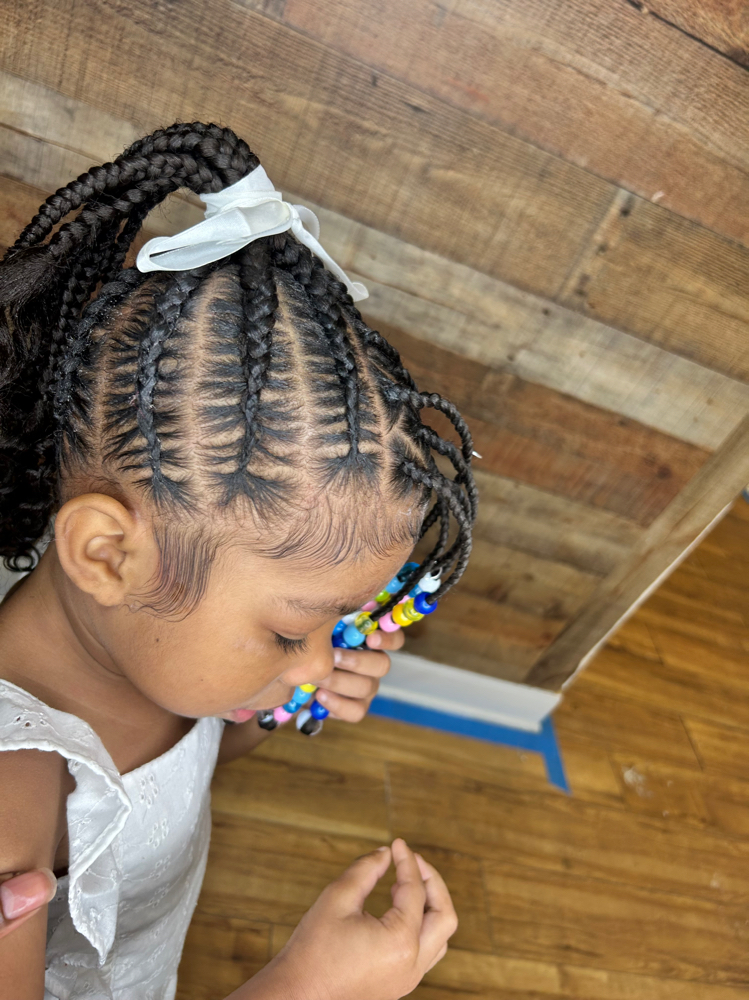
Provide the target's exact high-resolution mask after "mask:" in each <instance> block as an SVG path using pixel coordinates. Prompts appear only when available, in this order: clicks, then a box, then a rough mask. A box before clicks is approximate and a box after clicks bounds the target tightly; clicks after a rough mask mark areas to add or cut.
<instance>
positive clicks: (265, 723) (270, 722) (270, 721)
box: [257, 708, 278, 732]
mask: <svg viewBox="0 0 749 1000" xmlns="http://www.w3.org/2000/svg"><path fill="white" fill-rule="evenodd" d="M257 724H258V725H259V726H260V728H261V729H267V730H268V732H270V730H271V729H275V728H276V726H277V725H278V723H277V722H276V718H275V716H274V715H273V709H272V708H271V709H268V710H267V711H265V712H258V713H257Z"/></svg>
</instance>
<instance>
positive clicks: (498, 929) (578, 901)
mask: <svg viewBox="0 0 749 1000" xmlns="http://www.w3.org/2000/svg"><path fill="white" fill-rule="evenodd" d="M484 870H485V874H486V888H487V897H488V900H489V910H490V914H491V926H492V934H493V936H494V940H495V941H496V942H497V943H499V942H501V947H502V949H503V950H504V951H506V952H507V953H509V954H511V955H513V956H517V957H519V958H526V959H537V960H539V961H547V962H548V961H551V962H559V963H564V962H569V963H571V964H573V965H577V966H592V967H594V968H597V969H610V970H612V971H620V972H630V973H632V972H635V973H640V974H643V975H651V976H658V977H663V978H668V979H684V980H697V981H702V982H714V983H728V984H732V985H736V986H738V985H745V984H746V982H747V980H749V957H747V943H748V942H749V926H747V923H746V920H745V916H746V912H745V908H744V906H743V905H733V906H729V905H727V904H726V903H725V902H723V901H718V900H707V899H693V898H691V897H689V896H682V895H677V894H675V893H672V892H659V891H655V890H652V889H647V888H640V887H635V886H632V885H624V884H620V883H610V882H601V881H599V880H597V879H592V878H585V877H582V876H578V875H573V874H569V873H566V872H546V871H537V870H534V869H532V868H524V867H521V866H519V865H517V864H512V863H510V862H507V861H491V862H486V863H485V865H484Z"/></svg>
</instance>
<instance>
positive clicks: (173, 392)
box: [0, 122, 477, 617]
mask: <svg viewBox="0 0 749 1000" xmlns="http://www.w3.org/2000/svg"><path fill="white" fill-rule="evenodd" d="M257 166H259V161H258V159H257V157H256V156H255V154H254V153H253V152H252V151H251V150H250V149H249V147H248V146H247V144H246V143H245V142H244V141H243V140H241V139H239V138H238V137H237V136H236V135H235V134H234V133H233V132H232V131H231V130H229V129H226V128H221V127H219V126H218V125H205V124H202V123H200V122H194V123H191V124H183V123H178V124H175V125H173V126H171V127H170V128H166V129H162V130H159V131H157V132H154V133H153V134H152V135H149V136H146V137H145V138H143V139H140V140H139V141H138V142H136V143H134V144H133V145H132V146H130V147H129V148H128V149H127V150H125V152H124V153H123V154H122V155H121V156H118V157H117V159H116V160H114V162H112V163H105V164H103V165H102V166H97V167H92V168H91V169H90V170H88V171H87V172H86V173H84V174H82V175H81V176H80V177H78V178H77V179H76V180H74V181H72V182H71V183H70V184H68V185H66V186H65V187H63V188H60V189H59V190H58V191H56V192H55V193H54V194H53V195H51V196H50V197H49V198H48V199H47V201H46V202H45V203H44V204H43V205H42V206H41V208H40V209H39V212H38V214H37V215H36V216H35V217H34V219H32V221H31V222H30V223H29V225H28V226H26V228H25V229H24V230H23V232H22V233H21V235H20V236H19V238H18V240H17V241H16V243H15V244H14V245H13V246H12V247H11V248H10V249H9V250H8V252H7V254H6V256H5V258H4V260H3V261H2V263H1V264H0V307H1V308H0V556H2V557H3V559H4V561H5V564H6V566H7V567H8V568H10V569H15V570H24V569H32V568H33V567H34V566H35V565H36V562H37V560H38V558H39V549H38V545H39V542H40V540H41V539H42V538H43V537H44V535H45V533H46V532H47V531H48V529H49V527H50V523H51V519H52V517H53V515H54V513H55V511H56V510H57V509H59V507H60V506H61V504H62V503H64V502H65V500H66V499H68V498H69V497H70V496H74V495H76V492H81V491H86V490H88V489H94V490H96V491H99V492H110V493H112V494H113V495H116V496H118V497H120V498H122V499H123V502H126V503H127V502H131V503H132V502H135V500H136V498H137V497H138V496H140V497H146V498H147V499H148V501H149V502H150V503H151V506H152V510H153V514H154V532H155V536H156V539H157V541H158V544H159V547H160V551H161V557H162V559H161V563H162V565H161V570H160V576H159V579H158V581H157V583H156V584H155V588H154V590H153V592H152V593H151V594H150V596H149V599H148V606H149V607H151V608H152V609H154V610H155V611H156V612H157V613H163V614H175V613H177V612H178V611H182V612H184V611H185V609H186V608H187V609H190V608H192V607H194V606H195V604H196V603H197V601H198V600H199V598H200V596H201V594H202V592H203V590H204V588H205V586H206V583H207V579H208V575H209V571H210V565H211V563H212V561H213V559H214V558H215V555H216V552H217V550H218V546H219V539H218V535H217V532H216V531H214V530H212V528H213V526H214V525H215V524H216V523H218V522H220V521H221V518H222V517H224V516H227V515H228V512H230V511H235V512H236V511H242V512H243V513H246V512H247V511H249V513H250V515H251V516H252V517H253V518H254V520H255V522H256V523H257V524H259V525H261V526H262V527H263V528H264V529H275V530H268V531H264V533H263V537H264V538H266V537H267V539H268V541H267V544H266V547H265V550H264V551H265V552H267V553H268V554H269V555H271V556H274V557H280V556H283V555H285V554H287V553H289V552H292V551H302V550H303V551H305V552H307V553H310V554H311V553H312V552H316V553H317V554H318V555H322V554H323V553H324V554H325V557H326V558H333V559H340V558H343V557H344V556H345V555H346V554H347V553H350V552H354V551H358V549H357V546H359V547H361V546H362V545H368V546H369V547H370V548H373V549H374V550H378V551H381V552H386V551H389V550H390V549H391V548H392V546H393V545H394V544H396V543H405V541H406V540H411V541H414V542H415V541H416V540H417V539H418V538H419V537H421V536H423V535H425V534H426V533H427V532H428V531H429V530H430V529H431V528H432V527H434V526H436V527H437V537H436V540H435V542H434V544H433V546H432V547H431V550H430V551H428V554H427V555H426V557H425V558H424V560H423V562H422V563H421V565H420V566H419V567H418V569H415V570H414V571H413V572H412V573H411V574H410V575H409V577H408V579H404V581H403V587H402V589H401V591H400V593H398V594H395V595H393V596H392V598H391V600H390V601H389V602H388V603H387V604H385V605H382V606H381V607H380V608H378V610H377V611H376V612H375V613H374V615H373V617H379V616H380V615H382V614H384V613H386V612H387V611H388V610H390V608H391V607H392V606H393V605H394V604H395V602H396V601H398V600H399V599H400V598H401V597H402V596H403V595H404V594H406V593H407V592H408V591H409V590H410V589H411V588H412V587H413V586H414V583H415V582H416V580H418V579H419V578H420V576H421V575H423V574H425V573H428V572H432V571H439V572H441V573H442V582H441V585H440V588H439V590H438V591H437V592H436V593H435V594H434V595H432V597H431V598H430V599H431V600H436V599H437V598H439V597H440V596H441V595H442V594H443V593H445V591H447V590H448V588H449V587H450V586H452V585H453V584H454V583H455V582H456V581H457V580H458V579H459V578H460V576H461V574H462V572H463V570H464V568H465V566H466V563H467V561H468V557H469V554H470V550H471V529H472V525H473V522H474V520H475V517H476V504H477V492H476V487H475V484H474V481H473V476H472V474H471V457H472V453H473V445H472V441H471V434H470V431H469V430H468V427H467V426H466V423H465V421H464V420H463V418H462V417H461V416H460V414H459V413H458V411H457V410H456V408H455V407H454V406H453V405H452V403H450V402H449V401H448V400H446V399H444V398H443V397H442V396H439V395H437V394H435V393H425V392H420V391H419V389H418V388H417V386H416V385H415V383H414V381H413V379H412V378H411V376H410V375H409V373H408V372H407V371H406V369H405V368H404V367H403V364H402V362H401V359H400V357H399V355H398V352H397V351H396V350H395V349H394V348H393V347H392V346H391V345H390V344H389V343H388V342H387V341H386V340H385V339H384V337H382V336H381V335H380V334H379V333H378V332H377V331H375V330H371V329H370V328H369V327H368V326H367V325H366V324H365V323H364V321H363V320H362V318H361V316H360V314H359V313H358V311H357V309H356V307H355V306H354V303H353V301H352V299H351V297H350V296H349V294H348V292H347V290H346V287H345V286H344V285H343V284H342V283H341V282H340V281H338V280H337V279H336V277H335V276H334V275H333V274H331V273H330V272H329V271H327V270H326V269H325V267H324V266H323V264H322V263H321V261H320V260H319V259H318V258H317V257H314V256H313V255H312V254H311V253H310V251H309V250H308V249H307V247H305V246H303V245H302V244H301V243H299V241H298V240H297V239H296V237H294V236H293V234H291V233H290V232H286V233H281V234H278V235H275V236H269V237H265V238H263V239H259V240H256V241H255V242H253V243H250V244H249V246H247V247H245V248H244V249H242V250H239V251H237V252H236V253H234V254H232V255H231V256H229V257H226V258H224V259H222V260H220V261H217V262H215V263H213V264H209V265H207V266H205V267H201V268H195V269H193V270H189V271H178V272H171V273H156V274H154V273H149V274H141V273H140V272H139V271H137V270H135V269H134V268H125V267H124V264H125V260H126V257H127V254H128V250H129V248H130V246H131V243H132V241H133V240H134V238H135V237H136V235H137V234H138V231H139V229H140V227H141V225H142V223H143V221H144V219H145V218H146V216H147V214H148V212H149V211H150V210H151V209H152V208H154V207H155V206H156V205H157V204H159V203H160V202H161V201H163V199H164V198H165V197H166V196H167V195H168V194H169V193H171V192H173V191H176V190H177V189H178V188H181V187H186V188H189V189H190V190H192V191H194V192H195V193H196V194H198V195H201V194H207V193H211V192H217V191H220V190H222V189H223V188H225V187H227V186H228V185H230V184H234V183H235V182H236V181H238V180H240V179H241V178H242V177H244V176H246V175H247V174H248V173H249V172H250V171H252V170H254V169H255V168H256V167H257ZM68 216H70V218H69V220H68V221H64V220H66V219H67V217H68ZM428 408H431V409H434V410H437V411H439V412H441V413H442V414H444V415H445V416H446V417H447V419H448V420H449V421H450V422H451V423H452V425H453V427H454V429H455V431H456V433H457V437H458V438H459V440H460V444H459V445H456V444H454V443H453V442H451V441H448V440H445V439H444V438H442V437H440V436H439V435H438V434H437V432H436V431H435V430H433V429H432V428H431V427H429V426H427V425H425V424H424V423H423V422H422V420H421V416H420V414H421V411H423V410H425V409H428ZM448 466H449V471H448V472H447V474H446V473H445V472H444V471H442V470H443V468H448ZM441 467H442V468H441ZM352 489H353V490H354V491H355V494H352V493H351V490H352ZM352 495H356V497H357V504H356V505H351V504H350V503H349V504H348V505H347V508H346V509H347V511H349V512H350V510H351V509H352V507H355V508H356V511H358V514H357V513H356V511H355V513H354V516H353V517H350V516H349V517H347V518H338V519H337V518H336V517H335V513H334V510H333V507H334V504H335V498H336V497H339V498H340V497H343V496H347V497H349V498H350V497H351V496H352ZM310 496H312V497H314V498H316V499H315V500H314V502H312V503H310V501H309V498H310ZM430 498H431V500H432V506H431V509H428V508H429V502H430ZM386 502H391V503H392V502H394V503H396V504H398V505H399V510H400V509H401V508H403V507H405V517H404V516H400V517H399V518H390V519H389V521H390V522H392V523H383V522H384V521H388V519H387V518H384V517H378V509H382V505H383V504H384V503H386ZM402 514H403V510H401V515H402ZM280 526H283V531H282V532H280V533H279V527H280ZM280 534H282V535H283V538H282V539H281V540H280V541H278V538H279V537H280ZM274 539H275V540H274Z"/></svg>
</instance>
